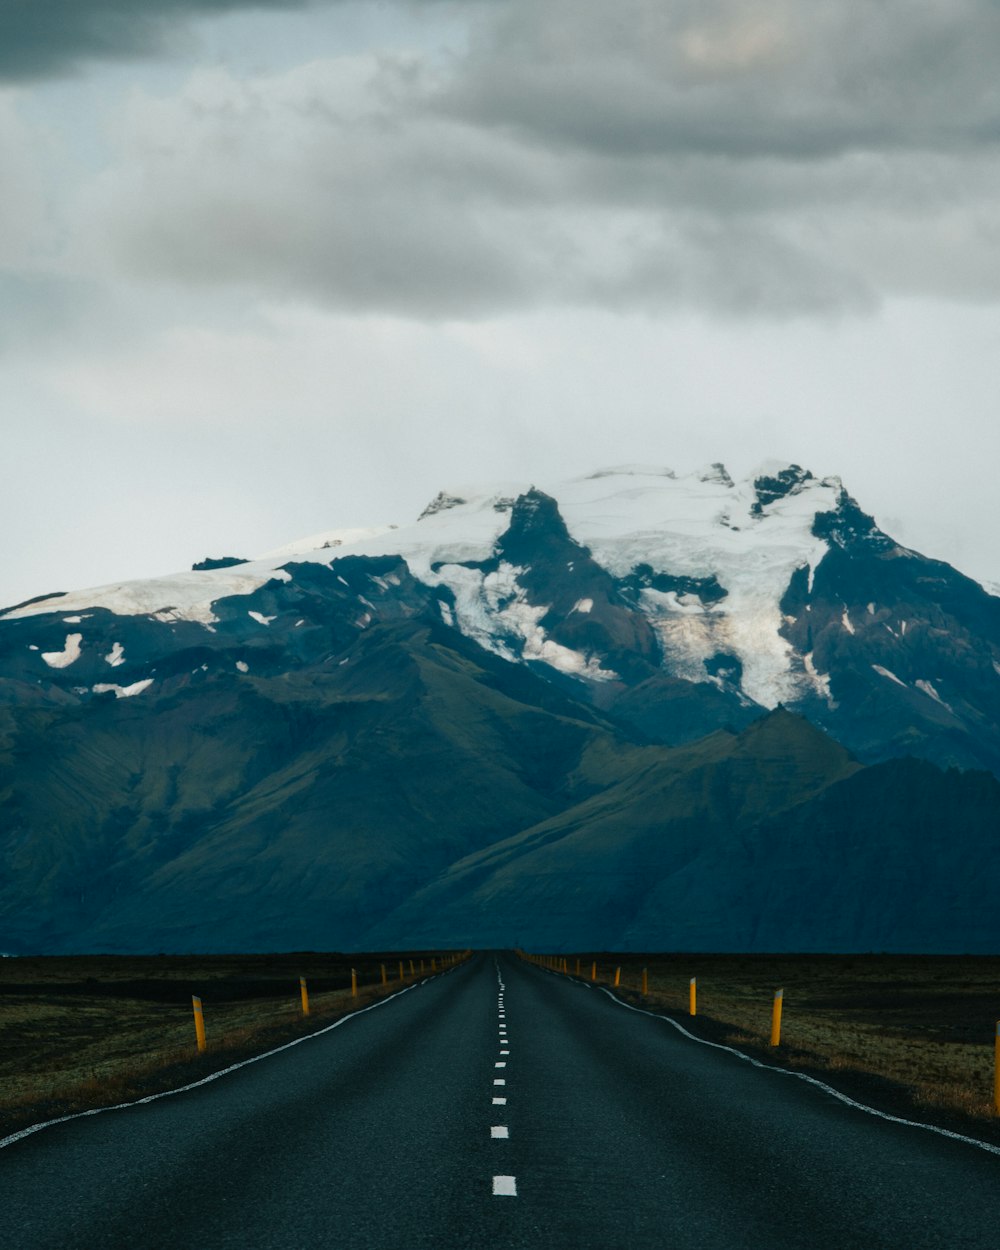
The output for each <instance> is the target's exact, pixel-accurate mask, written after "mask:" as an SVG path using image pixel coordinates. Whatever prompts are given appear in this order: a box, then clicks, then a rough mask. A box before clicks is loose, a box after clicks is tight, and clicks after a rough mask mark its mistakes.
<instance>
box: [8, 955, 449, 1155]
mask: <svg viewBox="0 0 1000 1250" xmlns="http://www.w3.org/2000/svg"><path fill="white" fill-rule="evenodd" d="M453 971H454V969H452V968H449V969H448V970H447V971H446V972H443V973H442V972H439V973H438V974H437V976H439V977H440V976H447V975H448V973H449V972H453ZM435 979H436V978H435V977H426V978H425V979H424V980H423V981H415V982H414V983H413V984H412V985H408V986H407V987H406V988H405V989H402V990H397V991H396V993H395V994H390V995H389V997H388V998H380V999H379V1000H378V1002H377V1003H371V1004H370V1005H369V1006H367V1007H359V1008H358V1010H357V1011H352V1012H351V1013H350V1015H347V1016H341V1017H340V1019H339V1020H334V1022H333V1024H328V1025H326V1027H325V1028H322V1029H317V1030H316V1032H315V1033H307V1034H306V1035H305V1036H304V1037H296V1038H294V1039H293V1040H292V1041H290V1042H285V1043H284V1044H283V1045H281V1046H275V1048H274V1049H273V1050H265V1051H264V1053H263V1054H262V1055H251V1057H250V1058H249V1059H241V1060H240V1061H239V1063H231V1064H230V1065H229V1067H228V1068H221V1069H220V1070H219V1071H218V1072H212V1073H210V1075H208V1076H203V1077H202V1078H201V1080H200V1081H191V1083H190V1084H188V1085H178V1087H177V1088H176V1089H164V1090H161V1091H160V1093H158V1094H147V1095H146V1096H145V1098H135V1099H133V1100H132V1102H116V1103H113V1104H112V1105H111V1106H108V1107H91V1109H90V1110H89V1111H74V1112H73V1114H72V1115H61V1116H58V1117H57V1118H56V1119H55V1120H43V1121H42V1123H41V1124H29V1125H28V1127H27V1128H22V1129H19V1130H18V1132H16V1133H11V1134H10V1136H9V1137H0V1150H3V1148H4V1147H5V1146H12V1145H13V1144H14V1143H15V1142H18V1141H21V1139H22V1138H24V1137H30V1136H31V1134H32V1133H37V1132H39V1131H40V1130H41V1129H43V1128H51V1127H52V1126H53V1125H54V1124H65V1123H66V1122H67V1121H68V1120H82V1119H84V1118H85V1117H86V1116H90V1115H103V1113H104V1112H105V1111H124V1110H125V1108H126V1107H142V1106H144V1105H145V1104H146V1103H147V1102H156V1101H157V1099H159V1098H171V1097H172V1096H173V1095H174V1094H186V1093H187V1091H188V1090H189V1089H197V1088H198V1087H199V1085H208V1084H209V1082H210V1081H217V1080H218V1079H219V1077H220V1076H228V1075H229V1073H230V1072H235V1071H237V1069H239V1068H246V1067H249V1065H250V1064H251V1063H259V1062H260V1061H261V1059H270V1057H271V1056H272V1055H280V1054H281V1052H282V1051H283V1050H291V1048H292V1047H293V1046H298V1045H300V1044H301V1043H302V1042H311V1041H312V1040H313V1038H314V1037H322V1036H323V1034H324V1033H329V1032H331V1031H332V1030H333V1029H339V1028H340V1026H341V1025H342V1024H347V1023H348V1021H350V1020H356V1019H357V1018H358V1016H363V1015H365V1013H366V1012H369V1011H374V1010H375V1008H376V1007H384V1006H385V1005H386V1004H387V1003H393V1002H396V1001H397V1000H398V999H400V998H402V996H403V995H404V994H409V992H410V990H418V989H420V987H421V986H422V985H426V984H427V983H428V981H433V980H435Z"/></svg>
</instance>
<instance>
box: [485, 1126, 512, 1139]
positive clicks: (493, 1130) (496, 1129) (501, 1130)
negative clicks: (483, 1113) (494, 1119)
mask: <svg viewBox="0 0 1000 1250" xmlns="http://www.w3.org/2000/svg"><path fill="white" fill-rule="evenodd" d="M490 1137H492V1138H494V1139H496V1140H497V1141H499V1140H500V1139H501V1138H505V1137H510V1130H509V1129H508V1128H507V1125H506V1124H493V1125H491V1126H490Z"/></svg>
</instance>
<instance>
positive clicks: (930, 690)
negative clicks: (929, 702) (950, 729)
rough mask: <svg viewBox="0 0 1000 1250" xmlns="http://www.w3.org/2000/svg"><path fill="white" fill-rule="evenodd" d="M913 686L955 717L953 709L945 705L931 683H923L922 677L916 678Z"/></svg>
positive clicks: (949, 705)
mask: <svg viewBox="0 0 1000 1250" xmlns="http://www.w3.org/2000/svg"><path fill="white" fill-rule="evenodd" d="M913 684H914V685H915V686H916V687H917V689H918V690H922V691H923V692H924V694H926V695H930V697H931V698H932V699H933V700H934V702H935V703H940V704H941V706H942V707H943V708H944V709H945V710H946V711H948V712H951V714H952V716H954V715H955V710H954V708H953V707H952V706H951V704H950V703H946V702H945V701H944V699H942V698H941V696H940V695H939V694H938V692H937V691H936V690H935V689H934V686H933V684H932V683H931V682H929V681H925V680H924V679H923V678H922V677H918V678H917V680H916V681H915V682H914V683H913Z"/></svg>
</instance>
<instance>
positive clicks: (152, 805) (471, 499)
mask: <svg viewBox="0 0 1000 1250" xmlns="http://www.w3.org/2000/svg"><path fill="white" fill-rule="evenodd" d="M793 713H794V714H793ZM960 769H961V770H970V769H971V770H977V771H971V772H970V771H964V772H963V771H959V770H960ZM942 770H944V771H942ZM991 774H994V775H991ZM997 775H1000V599H998V598H997V597H996V596H995V595H993V594H990V593H988V592H987V591H986V590H985V589H984V588H983V587H981V586H979V585H978V584H977V583H976V582H974V581H972V580H971V579H969V578H966V577H964V576H963V575H962V574H961V573H959V572H958V571H957V570H955V569H952V568H951V567H950V566H948V565H945V564H942V563H940V562H937V561H933V560H929V559H927V558H925V557H923V556H921V555H919V554H918V553H916V552H912V551H908V550H906V549H905V548H902V547H900V546H899V545H898V544H896V543H895V542H894V541H893V540H892V539H891V538H889V537H888V536H887V535H886V534H884V533H883V532H882V531H881V530H880V529H879V528H878V526H877V525H876V524H875V522H874V521H873V520H872V518H871V517H869V516H867V515H866V514H865V513H863V512H862V511H861V509H860V507H859V506H858V504H857V503H855V501H854V500H853V499H852V498H851V497H850V496H849V495H848V494H847V492H846V491H845V490H844V488H843V486H842V485H841V483H840V482H839V480H838V479H836V478H823V479H817V478H815V477H814V476H813V475H812V474H811V473H809V472H808V471H806V470H803V469H801V468H799V467H797V466H794V465H792V466H781V465H767V466H764V467H763V468H762V469H761V470H760V471H759V472H758V473H756V474H755V475H753V476H752V477H751V478H750V479H748V480H747V481H745V482H742V483H735V482H734V481H733V480H732V479H731V478H730V476H729V474H728V473H727V472H726V471H725V469H724V468H723V467H722V466H721V465H713V466H711V467H710V468H708V469H706V470H703V471H700V472H698V473H695V474H691V475H688V476H686V477H680V476H677V475H675V474H673V473H672V472H671V471H669V470H664V469H647V468H642V467H627V468H624V469H618V470H610V471H605V472H601V473H597V474H593V475H591V476H589V477H586V478H583V479H577V480H576V481H573V482H569V483H563V484H560V485H550V486H548V488H547V489H542V488H540V487H537V486H532V485H530V484H520V485H515V486H499V487H492V488H490V489H488V490H477V491H472V490H461V491H452V492H446V493H442V494H440V495H438V496H437V497H436V498H435V499H434V500H433V501H432V502H431V503H430V504H429V505H428V507H427V508H426V509H425V511H424V513H423V514H422V515H421V517H420V518H419V519H418V520H417V521H416V522H415V523H413V524H412V525H410V526H408V527H404V528H396V527H392V526H384V527H379V528H375V529H367V530H340V531H331V532H329V533H325V534H321V535H315V536H313V537H312V538H310V539H306V540H303V541H302V542H300V543H293V544H290V545H289V546H288V547H285V548H281V549H279V550H277V551H274V552H271V553H269V554H268V555H266V556H264V557H262V558H258V559H251V560H247V559H244V558H243V557H240V556H231V555H227V556H222V557H206V558H204V559H202V560H199V561H198V563H197V564H196V566H195V567H194V568H193V569H192V570H191V571H190V572H188V573H180V574H175V575H173V576H169V577H165V578H157V579H150V580H148V581H143V582H133V583H123V584H120V585H114V586H107V587H100V588H97V589H95V590H89V591H74V592H70V593H67V594H59V595H47V596H41V597H39V598H37V599H35V600H32V601H30V602H28V603H26V604H21V605H18V606H16V607H14V608H11V609H9V610H7V611H6V612H4V613H2V614H0V949H7V950H10V951H15V952H16V951H19V950H60V951H69V950H88V949H108V950H122V951H124V950H137V951H141V950H160V949H163V950H174V951H181V950H206V949H215V950H241V949H262V950H263V949H293V948H301V947H311V948H333V947H342V948H352V947H353V948H357V947H360V946H365V945H367V946H369V947H370V946H373V945H379V944H381V945H384V946H406V945H412V944H414V943H417V942H426V943H428V944H434V945H443V944H447V943H449V942H450V941H455V942H458V943H460V944H470V943H471V944H474V945H482V944H491V943H493V942H495V941H496V942H502V943H503V944H510V942H512V941H514V940H521V941H523V942H525V943H526V944H529V943H532V944H543V945H549V946H555V945H569V946H572V945H578V946H588V947H596V946H613V945H619V946H621V945H627V946H630V947H633V948H640V947H643V946H647V947H649V946H660V947H663V946H667V947H670V948H674V949H680V948H688V949H692V948H694V947H697V946H699V945H701V946H703V947H712V948H716V949H766V948H768V944H770V946H771V948H772V949H797V948H802V949H834V948H836V949H864V950H866V949H904V948H909V949H921V948H922V949H942V950H952V949H955V950H958V949H970V950H972V949H975V950H987V949H996V948H997V945H998V943H1000V924H997V925H994V924H993V922H992V921H991V920H990V919H989V912H988V909H986V908H985V907H984V900H983V898H982V897H981V896H982V893H983V882H984V880H988V873H989V868H990V866H992V864H993V861H994V858H995V855H996V852H995V850H994V841H996V840H997V838H996V829H997V817H998V816H1000V783H998V782H997V780H996V776H997ZM898 881H903V882H905V884H906V890H905V891H904V892H902V893H901V892H900V890H899V889H897V888H896V887H895V886H893V885H892V884H891V883H893V882H898ZM935 887H936V889H935ZM980 908H982V910H976V909H980ZM543 937H544V939H545V940H544V941H543V940H542V939H543ZM900 942H902V943H903V945H902V946H900V945H899V943H900Z"/></svg>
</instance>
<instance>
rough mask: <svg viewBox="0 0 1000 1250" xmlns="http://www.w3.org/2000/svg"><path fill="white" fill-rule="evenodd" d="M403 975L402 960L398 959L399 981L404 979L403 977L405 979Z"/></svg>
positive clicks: (404, 974)
mask: <svg viewBox="0 0 1000 1250" xmlns="http://www.w3.org/2000/svg"><path fill="white" fill-rule="evenodd" d="M405 977H406V973H405V972H404V971H403V961H402V960H400V961H399V979H400V981H402V980H404V979H405Z"/></svg>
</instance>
